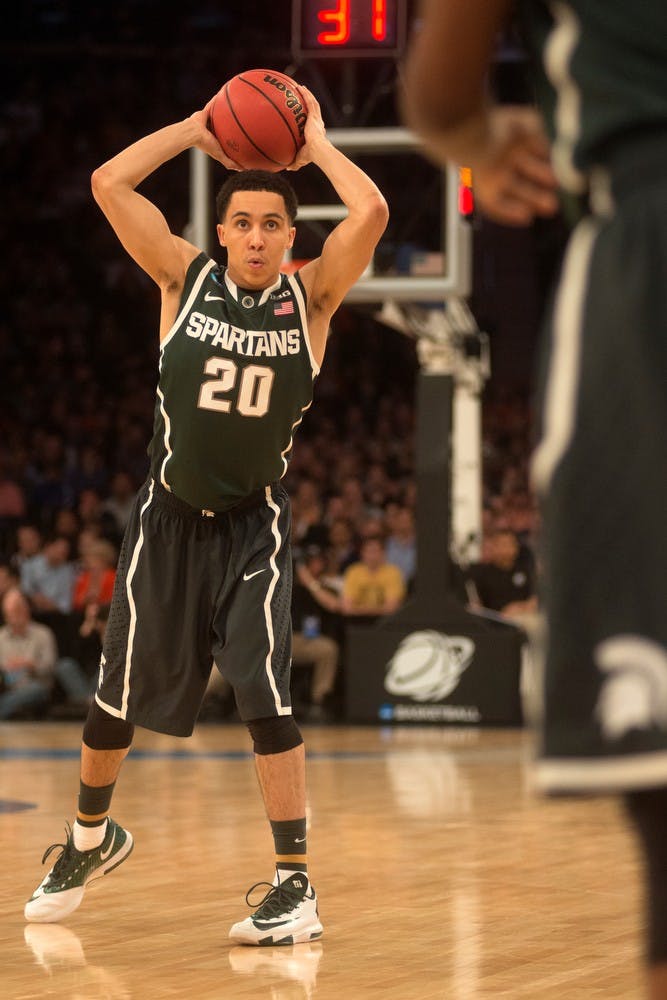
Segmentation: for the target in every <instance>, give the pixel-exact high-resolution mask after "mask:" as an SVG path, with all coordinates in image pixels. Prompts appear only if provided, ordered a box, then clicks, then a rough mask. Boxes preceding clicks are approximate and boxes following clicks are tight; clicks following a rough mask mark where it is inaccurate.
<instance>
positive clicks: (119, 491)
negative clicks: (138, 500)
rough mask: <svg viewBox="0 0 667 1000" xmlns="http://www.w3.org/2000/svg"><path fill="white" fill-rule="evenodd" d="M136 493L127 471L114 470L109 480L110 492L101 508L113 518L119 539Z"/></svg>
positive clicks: (121, 536)
mask: <svg viewBox="0 0 667 1000" xmlns="http://www.w3.org/2000/svg"><path fill="white" fill-rule="evenodd" d="M136 494H137V490H136V487H135V485H134V482H133V480H132V477H131V476H130V475H129V474H128V473H127V472H116V473H115V475H114V476H113V478H112V480H111V490H110V494H109V496H108V497H107V499H106V500H105V501H104V503H103V504H102V510H103V512H104V513H105V514H108V515H110V516H111V518H112V519H113V523H114V530H115V534H116V537H117V538H119V539H121V540H122V538H123V535H124V533H125V528H126V527H127V522H128V520H129V517H130V512H131V510H132V504H133V503H134V498H135V496H136Z"/></svg>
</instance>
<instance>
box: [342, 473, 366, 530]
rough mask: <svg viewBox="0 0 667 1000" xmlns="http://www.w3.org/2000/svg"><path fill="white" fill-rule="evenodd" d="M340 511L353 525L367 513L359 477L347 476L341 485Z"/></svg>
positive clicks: (358, 522)
mask: <svg viewBox="0 0 667 1000" xmlns="http://www.w3.org/2000/svg"><path fill="white" fill-rule="evenodd" d="M341 498H342V508H343V509H342V513H343V516H344V517H346V518H347V519H348V521H350V523H351V524H353V525H355V527H356V526H357V525H359V524H361V522H362V521H363V520H365V518H366V516H367V515H368V513H369V511H368V507H367V504H366V500H365V498H364V490H363V487H362V485H361V479H359V477H358V476H348V477H347V478H346V479H345V480H344V481H343V484H342V487H341Z"/></svg>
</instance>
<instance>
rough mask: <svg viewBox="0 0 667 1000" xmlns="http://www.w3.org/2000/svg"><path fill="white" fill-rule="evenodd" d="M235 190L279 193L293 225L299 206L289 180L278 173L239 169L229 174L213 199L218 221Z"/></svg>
mask: <svg viewBox="0 0 667 1000" xmlns="http://www.w3.org/2000/svg"><path fill="white" fill-rule="evenodd" d="M235 191H272V192H273V193H274V194H279V195H280V196H281V198H282V199H283V201H284V202H285V211H286V212H287V216H288V218H289V223H290V226H293V225H294V220H295V219H296V213H297V208H298V207H299V204H298V201H297V197H296V191H295V190H294V188H293V187H292V185H291V184H290V182H289V181H288V180H286V179H285V178H284V177H282V176H281V175H280V174H272V173H271V172H270V171H268V170H240V171H238V172H237V173H233V174H230V176H229V177H228V178H227V180H226V181H225V183H224V184H223V185H222V187H221V188H220V190H219V191H218V194H217V197H216V199H215V210H216V212H217V214H218V222H222V220H223V219H224V217H225V214H226V212H227V209H228V207H229V202H230V200H231V197H232V195H233V194H234V192H235Z"/></svg>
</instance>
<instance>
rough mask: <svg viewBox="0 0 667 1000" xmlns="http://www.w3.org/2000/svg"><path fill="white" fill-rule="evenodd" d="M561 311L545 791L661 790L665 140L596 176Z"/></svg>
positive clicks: (551, 460)
mask: <svg viewBox="0 0 667 1000" xmlns="http://www.w3.org/2000/svg"><path fill="white" fill-rule="evenodd" d="M592 195H593V198H592V206H593V209H594V212H593V214H591V215H590V216H588V217H587V218H585V219H584V220H583V221H582V222H580V223H579V225H578V226H577V228H576V229H575V230H574V232H573V234H572V236H571V239H570V242H569V246H568V249H567V252H566V256H565V260H564V263H563V269H562V274H561V280H560V284H559V287H558V289H557V293H556V296H555V300H554V306H553V311H552V317H551V329H550V334H551V336H550V356H549V362H548V366H547V371H548V376H547V378H546V380H545V387H544V399H543V408H542V409H543V425H542V429H541V430H542V438H541V441H540V443H539V445H538V447H537V449H536V451H535V454H534V459H533V478H534V482H535V485H536V487H537V489H538V491H539V493H540V495H541V498H542V501H543V515H544V531H543V537H544V546H543V549H544V551H543V567H544V577H545V588H544V591H545V593H544V596H545V606H546V611H547V621H548V626H549V638H548V648H547V651H546V664H545V667H546V671H545V672H546V676H545V692H544V693H545V705H544V730H543V740H542V748H541V758H540V761H539V766H538V774H537V778H538V783H539V784H540V786H541V787H542V788H543V789H545V790H547V791H553V792H569V791H575V792H576V791H582V792H592V791H596V790H601V791H615V790H623V789H632V788H641V787H647V786H652V785H664V784H666V783H667V135H662V136H661V135H650V136H646V137H644V138H639V139H638V138H637V137H633V136H630V137H628V139H627V141H626V142H624V144H623V145H622V146H620V147H619V149H618V151H617V152H616V153H615V154H614V155H612V156H610V157H609V159H608V161H607V163H606V169H604V170H602V171H601V172H600V175H599V176H598V177H595V176H593V177H592Z"/></svg>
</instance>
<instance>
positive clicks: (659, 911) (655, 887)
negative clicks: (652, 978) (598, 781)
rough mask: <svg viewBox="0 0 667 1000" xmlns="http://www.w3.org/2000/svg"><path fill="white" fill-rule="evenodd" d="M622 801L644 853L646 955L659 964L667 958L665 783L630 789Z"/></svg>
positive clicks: (666, 811)
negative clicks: (635, 789) (646, 924)
mask: <svg viewBox="0 0 667 1000" xmlns="http://www.w3.org/2000/svg"><path fill="white" fill-rule="evenodd" d="M625 802H626V805H627V808H628V812H629V813H630V815H631V817H632V819H633V821H634V824H635V826H636V828H637V833H638V835H639V840H640V843H641V846H642V853H643V857H644V871H645V885H646V890H645V895H646V909H647V911H648V912H647V915H648V925H649V937H648V945H647V958H648V961H649V962H650V964H651V965H658V964H660V963H663V962H667V835H666V833H665V830H667V787H665V788H651V789H647V790H646V791H637V792H629V793H628V794H627V795H626V796H625Z"/></svg>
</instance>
